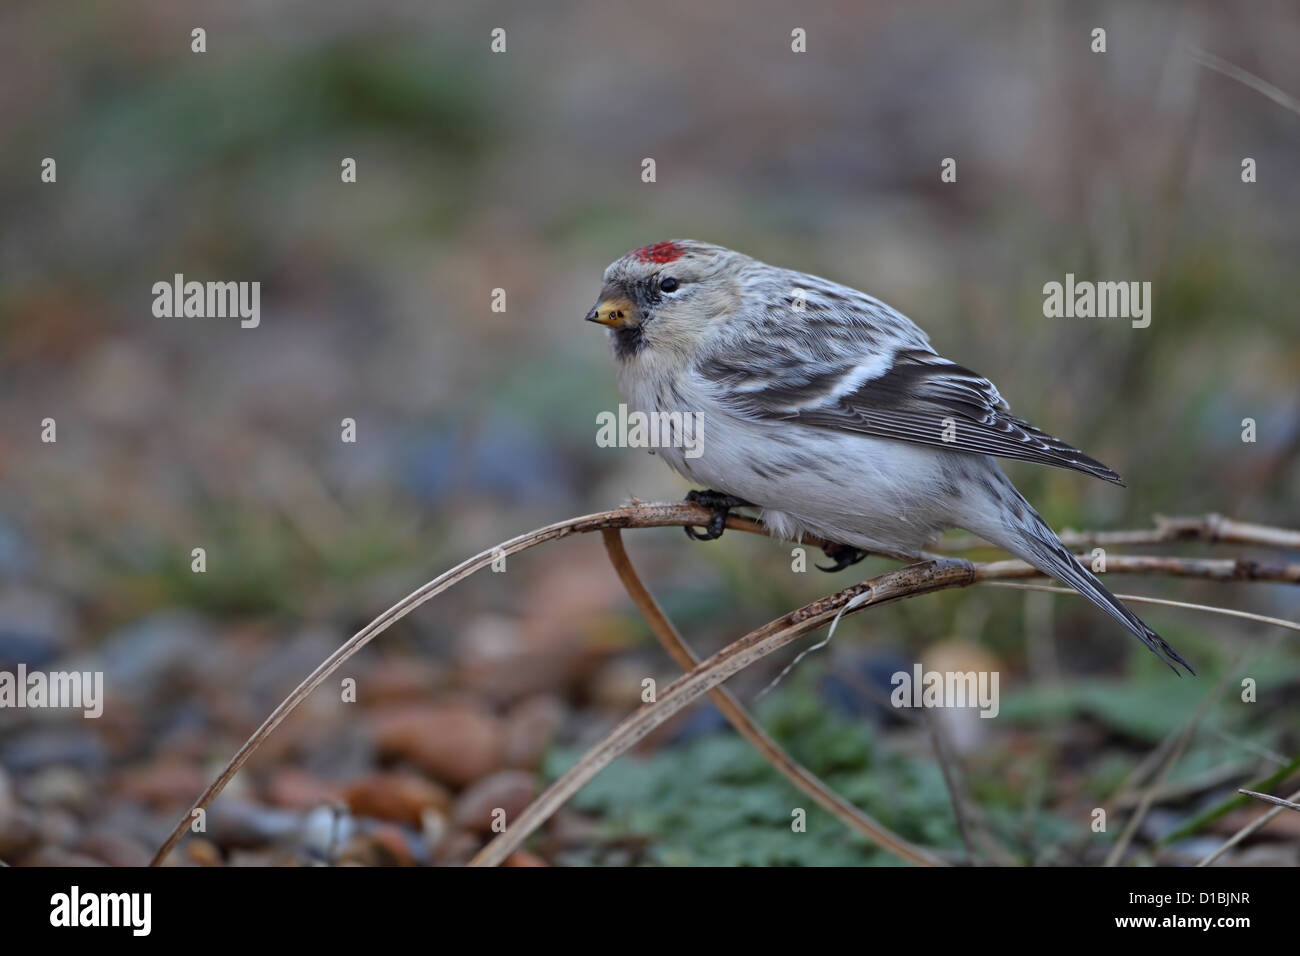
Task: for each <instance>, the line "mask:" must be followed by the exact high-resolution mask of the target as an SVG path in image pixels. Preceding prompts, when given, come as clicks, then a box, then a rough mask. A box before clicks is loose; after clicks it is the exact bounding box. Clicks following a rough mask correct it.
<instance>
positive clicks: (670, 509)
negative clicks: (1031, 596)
mask: <svg viewBox="0 0 1300 956" xmlns="http://www.w3.org/2000/svg"><path fill="white" fill-rule="evenodd" d="M710 517H711V513H710V512H709V510H708V509H706V508H704V507H702V506H700V505H696V504H693V503H690V502H679V503H674V504H644V503H640V502H635V503H633V504H629V505H626V506H624V507H622V508H617V509H614V510H612V511H601V512H597V513H595V514H590V515H584V516H582V517H579V518H570V519H568V520H566V521H560V522H557V523H555V524H552V525H547V526H546V527H543V528H538V529H537V530H535V531H530V532H528V533H526V534H522V535H519V536H518V537H516V538H512V539H510V540H509V541H505V542H502V543H501V544H499V545H497V546H496V547H494V548H490V549H488V550H486V551H482V552H480V553H479V554H477V555H475V556H474V557H472V558H470V559H468V560H466V561H463V562H461V563H460V564H458V565H456V566H455V567H453V568H451V569H450V570H448V571H446V572H444V573H443V574H440V575H439V576H438V577H436V578H434V579H433V580H432V581H429V582H427V583H426V584H424V585H422V586H421V587H420V588H418V589H417V590H415V591H413V592H412V593H411V594H409V595H407V596H406V597H404V598H403V599H402V600H401V601H399V602H398V603H397V604H394V605H393V606H392V607H390V608H389V609H388V610H387V611H385V612H384V613H383V614H381V615H379V616H378V617H377V618H375V619H374V620H373V621H371V622H370V623H369V624H368V625H366V626H365V627H364V628H362V629H361V630H360V631H358V632H357V633H356V634H354V635H352V637H350V638H349V639H348V640H347V641H345V642H344V643H343V644H342V645H340V646H339V647H338V649H336V650H335V651H334V652H333V653H332V654H331V655H330V656H329V657H327V658H326V659H325V660H324V661H322V662H321V663H320V665H319V666H318V667H317V668H316V669H315V670H314V671H312V672H311V674H309V675H308V676H307V677H306V678H305V679H304V680H303V681H302V683H300V684H299V685H298V686H297V687H296V688H294V690H293V691H292V692H291V693H290V694H289V696H288V697H286V698H285V699H284V700H283V701H281V702H280V704H279V705H278V706H277V707H276V708H275V710H273V711H272V712H271V713H270V715H269V716H268V717H267V718H266V720H265V721H263V722H262V724H261V726H260V727H258V728H257V730H255V731H254V732H253V734H252V735H251V736H250V737H249V738H248V740H246V741H245V742H244V744H243V746H242V747H240V748H239V750H238V751H237V752H236V753H235V755H234V757H232V758H231V759H230V761H229V762H228V763H227V764H226V766H225V767H224V768H223V769H222V771H221V773H220V774H218V775H217V777H216V779H215V780H213V781H212V783H210V784H209V785H208V787H207V788H206V789H205V790H204V791H203V793H202V794H201V795H200V796H199V798H198V800H196V801H195V803H194V806H193V807H192V808H191V809H190V811H189V812H188V813H186V815H185V816H184V817H182V818H181V820H179V821H178V822H177V824H176V826H175V827H174V828H173V829H172V831H171V833H170V834H169V835H168V837H167V839H166V841H165V842H164V843H163V845H162V846H161V847H159V849H158V852H157V853H155V854H154V857H153V859H152V860H151V861H150V865H151V866H157V865H159V864H161V863H162V861H163V860H164V859H165V858H166V857H167V854H168V853H170V852H171V850H172V849H173V848H174V847H175V846H176V844H177V843H178V842H179V841H180V839H181V837H183V836H184V834H185V830H186V828H187V827H188V826H190V823H191V821H192V819H193V816H194V814H195V813H196V812H198V811H200V810H204V809H206V808H207V806H208V805H209V804H210V803H211V802H212V801H213V800H214V799H216V797H217V795H218V794H220V793H221V791H222V790H223V789H225V787H226V785H227V784H228V783H229V782H230V780H231V779H232V778H233V777H234V776H235V774H236V773H238V772H239V769H240V768H241V767H243V765H244V764H245V763H246V762H247V761H248V758H249V757H250V756H252V754H253V752H254V751H256V750H257V748H258V747H259V746H260V745H261V743H262V741H263V740H265V739H266V738H267V737H268V736H269V735H270V734H271V733H272V731H274V730H275V728H276V727H278V726H279V725H280V723H281V722H283V720H284V719H285V718H286V717H287V716H288V715H289V714H290V713H292V712H293V711H294V710H295V709H296V708H297V707H298V705H299V704H301V703H302V701H303V700H304V699H305V698H306V697H307V695H309V694H310V693H311V692H312V691H313V690H315V689H316V688H317V687H319V686H320V684H321V683H322V682H324V680H325V679H326V678H327V677H329V676H330V675H331V674H332V673H334V672H335V671H336V670H337V669H338V668H339V667H340V666H341V665H342V664H343V663H344V662H345V661H347V660H348V659H349V658H351V657H352V656H353V655H354V654H356V653H357V652H358V651H359V650H361V648H363V647H364V646H365V645H366V644H368V643H369V642H370V641H372V640H373V639H374V638H375V637H377V636H378V635H379V634H381V633H383V632H384V631H385V630H387V629H388V628H389V627H391V626H392V625H393V624H394V623H396V622H397V621H399V620H401V619H402V618H403V617H405V616H406V615H408V614H410V613H411V612H412V611H414V610H415V609H416V608H418V607H419V606H420V605H422V604H424V603H425V602H427V601H430V600H432V599H433V598H434V597H436V596H437V595H439V594H441V593H442V592H443V591H445V590H447V589H448V588H450V587H452V586H454V585H456V584H458V583H460V582H461V581H463V580H465V579H466V578H468V577H470V576H471V575H473V574H474V573H476V572H477V571H480V570H482V569H483V568H485V567H487V566H489V565H490V564H491V563H492V562H493V561H494V560H496V559H498V558H500V557H508V556H510V555H513V554H518V553H519V552H521V551H526V550H528V549H529V548H534V547H537V546H538V545H540V544H545V543H547V542H549V541H556V540H559V539H561V538H566V537H570V536H572V535H575V534H588V533H590V532H593V531H603V530H605V529H607V528H659V527H682V526H696V527H704V526H706V525H707V524H708V522H709V519H710ZM726 527H727V528H731V529H734V530H737V531H745V532H748V533H751V534H767V533H768V532H767V531H766V529H765V528H764V527H763V526H762V525H761V524H760V523H759V522H758V521H756V520H755V519H753V518H748V517H744V516H741V515H735V514H732V515H729V516H728V518H727V521H726ZM1281 533H1282V534H1293V533H1294V532H1281ZM802 540H803V542H804V543H805V544H808V545H810V546H812V547H822V546H823V545H824V544H825V542H823V541H821V540H820V539H818V538H816V537H815V536H812V535H805V536H804V537H803V539H802ZM1119 558H1120V556H1112V557H1111V558H1109V559H1108V560H1109V561H1111V562H1114V561H1116V560H1118V559H1119ZM1175 560H1177V559H1175ZM987 567H991V566H987ZM1028 567H1029V566H1028V565H1024V564H1022V562H1015V561H1009V562H1000V563H999V564H998V570H997V571H996V575H995V573H994V572H992V571H989V570H986V566H976V567H975V570H974V579H975V580H986V579H988V578H991V577H994V576H1019V575H1022V574H1030V573H1035V572H1032V571H1029V570H1022V569H1028ZM1134 570H1135V571H1138V572H1139V573H1169V572H1168V570H1167V569H1156V568H1152V567H1142V568H1135V569H1134ZM1195 576H1210V575H1207V574H1201V573H1198V574H1196V575H1195ZM1008 586H1016V585H1008ZM1020 586H1021V587H1035V586H1034V585H1020ZM1153 603H1161V602H1158V601H1154V600H1153ZM1168 603H1173V602H1168ZM1208 610H1215V611H1218V612H1219V613H1233V614H1235V615H1236V616H1241V617H1249V618H1252V619H1256V620H1265V621H1270V622H1272V623H1279V622H1277V621H1276V619H1272V618H1264V617H1262V616H1259V615H1250V614H1246V613H1245V612H1227V611H1225V610H1223V609H1208ZM1287 626H1289V625H1287Z"/></svg>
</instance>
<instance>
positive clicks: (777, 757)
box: [601, 528, 947, 866]
mask: <svg viewBox="0 0 1300 956" xmlns="http://www.w3.org/2000/svg"><path fill="white" fill-rule="evenodd" d="M601 533H602V535H603V536H604V539H605V549H606V551H608V552H609V560H610V563H612V564H613V565H614V570H615V571H617V572H618V576H619V579H620V580H621V581H622V582H623V587H624V588H626V589H627V593H628V596H629V597H631V598H632V602H633V603H634V604H636V606H637V609H638V610H639V611H640V612H641V615H642V616H643V617H644V618H645V619H646V622H647V623H648V624H649V625H650V629H651V630H652V631H654V634H655V637H657V638H658V639H659V643H660V644H662V645H663V647H664V649H665V650H666V651H668V654H669V656H671V657H672V659H673V660H674V661H675V662H676V664H677V666H678V667H680V668H681V669H682V670H683V671H689V670H691V669H693V668H695V667H696V666H698V665H699V659H698V658H696V656H695V655H694V654H693V653H692V652H691V649H690V648H689V647H687V646H686V643H685V641H683V640H682V638H681V635H680V634H678V633H677V629H676V628H675V627H673V625H672V622H671V621H669V620H668V618H667V616H666V615H665V614H664V613H663V610H662V609H661V608H660V607H659V603H658V602H657V601H656V600H655V599H654V595H652V594H651V593H650V591H649V589H647V588H646V586H645V584H644V583H643V582H642V581H641V578H640V576H639V575H638V574H637V573H636V568H635V567H633V565H632V561H631V559H630V558H629V557H628V554H627V549H626V548H625V547H624V546H623V534H622V532H621V531H619V530H618V529H617V528H607V529H606V530H605V531H603V532H601ZM709 698H710V699H711V700H712V701H713V702H714V704H716V705H717V707H718V709H719V710H721V711H722V713H723V715H724V716H725V717H726V718H727V720H728V721H730V722H731V725H732V726H733V727H735V728H736V731H737V732H738V733H739V734H740V735H741V736H742V737H744V738H745V739H746V740H748V741H749V742H750V743H751V744H752V745H753V747H754V749H755V750H757V751H758V752H759V753H760V754H762V755H763V758H764V759H765V760H767V762H768V763H770V764H771V765H772V766H773V767H775V768H776V769H777V770H779V771H780V772H781V773H782V774H783V775H784V776H785V778H786V779H787V780H789V781H790V782H791V783H792V784H794V785H795V786H796V787H798V788H799V789H800V790H802V791H803V792H804V793H806V794H807V795H808V796H810V797H812V798H813V799H814V800H816V801H817V803H819V804H820V805H821V806H822V807H823V808H824V809H825V810H827V811H828V812H829V813H831V814H832V815H833V816H834V817H836V818H837V819H838V820H839V821H840V822H841V823H843V824H844V825H845V826H847V827H849V828H850V829H852V830H854V831H856V832H858V833H861V834H862V835H863V836H865V837H866V838H867V839H868V840H871V841H872V842H873V843H875V844H876V845H877V846H879V847H881V848H882V849H884V850H887V851H888V852H890V853H893V854H894V855H895V856H898V857H900V858H902V859H904V860H907V861H908V862H909V863H915V864H917V865H918V866H946V865H947V864H946V863H945V862H944V861H943V860H941V859H939V858H938V857H936V856H934V855H933V854H931V853H929V852H928V851H926V850H924V849H922V848H921V847H918V846H915V845H914V844H912V843H909V842H908V841H907V840H905V839H903V838H902V837H901V836H899V835H898V834H896V833H894V832H892V831H891V830H889V829H888V828H887V827H885V826H883V825H882V824H880V823H878V822H877V821H876V820H873V819H872V818H871V817H870V816H868V815H867V814H865V813H863V812H862V811H861V810H859V809H858V808H857V807H855V806H854V805H853V804H851V803H849V802H848V801H847V800H845V799H844V798H843V797H841V796H840V795H839V794H838V793H836V792H835V791H834V790H832V789H831V788H830V787H828V786H827V785H826V784H825V783H823V782H822V781H821V779H819V778H818V777H817V776H816V775H815V774H814V773H813V772H812V771H810V770H808V769H807V768H806V767H804V766H803V765H802V764H800V763H799V762H798V761H796V760H795V759H794V758H793V757H791V756H790V755H789V754H788V753H786V752H785V750H784V749H783V748H782V747H781V745H780V744H778V743H777V742H776V741H774V740H773V739H772V738H771V737H769V736H768V735H767V733H766V732H765V731H764V730H763V729H762V728H761V727H759V726H758V725H757V724H756V723H755V722H754V719H753V718H752V717H751V716H750V715H749V712H748V711H747V710H745V708H744V707H743V706H742V705H741V703H740V702H739V701H738V700H736V698H734V697H733V696H732V695H731V694H730V693H729V692H728V691H726V690H724V689H723V688H721V687H715V688H713V690H711V691H709Z"/></svg>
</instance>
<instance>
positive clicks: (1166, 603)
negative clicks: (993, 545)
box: [975, 564, 1300, 631]
mask: <svg viewBox="0 0 1300 956" xmlns="http://www.w3.org/2000/svg"><path fill="white" fill-rule="evenodd" d="M975 567H976V569H977V570H978V571H979V572H980V573H981V574H982V573H983V572H985V570H986V569H987V568H989V565H987V564H977V565H975ZM979 583H980V584H983V585H985V586H986V587H991V588H1012V589H1015V590H1018V591H1050V592H1051V593H1052V594H1078V593H1079V592H1078V591H1076V590H1074V588H1061V587H1056V586H1055V585H1051V584H1020V583H1018V582H1014V581H980V582H979ZM1080 596H1081V595H1080ZM1115 597H1117V598H1119V599H1120V600H1121V601H1132V602H1133V603H1134V604H1159V605H1160V606H1161V607H1181V608H1186V609H1188V610H1189V611H1204V612H1206V613H1207V614H1221V615H1223V616H1224V617H1239V618H1242V619H1243V620H1246V621H1258V622H1259V623H1260V624H1273V625H1275V626H1277V627H1284V628H1286V629H1287V630H1291V631H1300V624H1297V623H1296V622H1295V621H1288V620H1286V618H1281V617H1269V616H1268V615H1267V614H1255V613H1253V612H1251V611H1238V610H1237V609H1236V608H1231V607H1215V606H1214V605H1212V604H1192V603H1191V602H1190V601H1170V600H1168V599H1166V598H1153V597H1147V596H1146V595H1145V594H1116V595H1115Z"/></svg>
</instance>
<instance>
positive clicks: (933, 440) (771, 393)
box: [700, 313, 1124, 485]
mask: <svg viewBox="0 0 1300 956" xmlns="http://www.w3.org/2000/svg"><path fill="white" fill-rule="evenodd" d="M786 315H787V321H786V329H785V333H786V335H787V336H790V335H791V333H792V332H793V331H794V330H793V329H791V328H790V326H791V324H796V325H797V323H791V322H790V320H789V317H788V316H789V314H788V313H786ZM799 331H800V332H802V333H803V334H801V335H797V337H798V338H803V337H804V335H806V332H807V330H806V328H805V329H800V330H799ZM818 331H819V332H820V333H821V334H820V335H819V336H818V338H819V339H821V341H820V342H819V343H818V345H819V347H818V348H817V349H816V351H815V352H812V353H810V352H809V351H807V350H800V349H799V348H797V347H795V348H791V349H789V350H788V351H784V352H783V354H780V355H779V356H777V355H772V354H769V355H767V356H766V359H767V360H766V361H764V360H763V358H764V357H763V356H760V355H757V354H755V355H745V354H736V352H735V351H734V349H735V347H736V346H737V345H738V344H739V343H736V342H735V341H733V342H732V343H730V345H731V349H732V351H730V352H729V353H715V354H714V357H712V358H710V359H707V360H706V361H705V362H703V363H702V364H701V366H700V371H701V373H702V374H703V375H704V376H705V377H706V378H709V379H711V380H713V382H714V383H715V384H718V385H721V386H723V389H722V391H723V401H725V402H726V403H727V404H728V405H730V406H731V407H732V408H734V409H735V410H736V411H738V412H740V413H741V414H744V415H747V416H749V417H753V418H758V419H769V420H770V419H782V420H786V421H796V422H801V423H803V424H806V425H811V426H816V427H820V428H832V429H836V430H839V431H848V432H856V433H858V434H862V435H871V436H873V437H876V438H887V439H894V440H897V441H909V442H916V443H919V444H924V445H934V446H937V447H940V448H948V449H952V450H955V451H963V452H970V453H972V454H981V455H996V456H999V457H1002V458H1015V459H1019V460H1021V461H1032V462H1038V463H1040V464H1045V465H1054V466H1056V467H1058V468H1071V469H1074V470H1075V471H1081V472H1084V473H1085V474H1089V475H1093V476H1095V477H1097V478H1102V479H1104V480H1106V481H1112V482H1115V483H1116V484H1119V485H1122V484H1124V481H1123V479H1121V478H1120V476H1119V475H1118V474H1116V473H1115V472H1114V471H1112V470H1111V469H1110V468H1107V467H1106V466H1105V465H1103V464H1102V463H1101V462H1099V461H1097V460H1096V459H1094V458H1090V457H1089V456H1087V455H1085V454H1084V453H1083V452H1081V451H1079V450H1078V449H1077V448H1074V447H1072V446H1070V445H1067V444H1066V443H1065V442H1063V441H1060V440H1059V439H1056V438H1053V437H1052V436H1051V435H1048V434H1047V433H1046V432H1043V431H1040V430H1039V429H1037V428H1035V427H1034V426H1033V425H1030V424H1029V423H1028V422H1025V421H1023V420H1021V419H1019V418H1016V417H1015V416H1014V415H1012V414H1010V412H1009V411H1008V410H1007V406H1006V402H1005V401H1003V399H1002V396H1001V395H999V394H998V390H997V388H995V387H994V385H993V383H992V382H990V381H989V380H988V379H986V378H984V377H982V376H980V375H978V374H976V373H975V372H972V371H971V370H970V369H968V368H963V367H962V366H960V365H956V364H955V363H952V362H949V361H948V360H947V359H944V358H941V357H940V356H938V355H936V354H935V353H934V352H932V351H930V350H929V349H927V348H916V347H915V343H914V342H906V343H904V342H899V343H898V345H899V346H901V347H898V348H897V349H895V348H893V347H891V346H890V343H888V342H884V341H880V340H876V341H874V342H870V343H864V342H863V341H862V339H861V337H860V336H859V335H855V334H853V330H852V329H848V330H846V332H848V334H847V335H845V336H843V337H841V338H840V339H839V341H838V342H836V343H834V344H833V345H831V344H828V343H827V341H826V337H825V328H824V327H823V328H822V329H820V330H818ZM832 338H834V336H832ZM758 341H763V340H762V339H759V340H758ZM753 342H754V340H751V344H750V345H749V346H748V348H749V349H753V348H754V344H753ZM771 344H772V343H771V340H770V339H768V340H767V344H765V345H764V346H762V347H760V348H759V349H758V351H760V352H761V351H767V352H769V353H770V352H773V351H777V350H773V349H772V348H771ZM788 344H790V345H793V344H794V343H792V342H791V343H788ZM801 352H802V355H801ZM724 354H725V355H726V358H725V359H724V358H722V355H724ZM801 357H802V359H803V360H802V361H800V358H801ZM773 359H777V360H776V361H773ZM758 369H761V370H762V371H761V372H759V371H756V370H758ZM945 423H948V424H945Z"/></svg>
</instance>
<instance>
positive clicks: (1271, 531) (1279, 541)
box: [941, 514, 1300, 552]
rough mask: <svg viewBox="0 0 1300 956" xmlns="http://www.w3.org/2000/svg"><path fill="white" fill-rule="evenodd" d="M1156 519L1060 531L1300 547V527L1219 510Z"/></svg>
mask: <svg viewBox="0 0 1300 956" xmlns="http://www.w3.org/2000/svg"><path fill="white" fill-rule="evenodd" d="M1154 520H1155V527H1154V528H1143V529H1138V530H1129V531H1073V530H1071V529H1069V528H1066V529H1065V530H1064V531H1062V532H1061V534H1060V538H1061V541H1063V542H1064V543H1065V545H1066V546H1067V547H1070V548H1081V547H1084V546H1085V545H1100V546H1102V547H1108V546H1114V545H1121V546H1126V547H1127V546H1129V545H1135V544H1169V543H1171V542H1174V541H1205V542H1208V543H1209V544H1219V543H1223V544H1249V545H1257V546H1259V547H1267V548H1300V531H1293V530H1291V529H1289V528H1274V527H1271V526H1269V525H1262V524H1252V523H1250V522H1248V521H1234V520H1233V519H1231V518H1225V517H1224V516H1223V515H1219V514H1207V515H1201V516H1199V517H1184V518H1169V517H1166V516H1164V515H1156V516H1155V519H1154ZM991 547H992V545H990V544H988V543H987V542H985V541H982V540H981V539H979V538H976V537H973V536H971V535H962V536H959V537H954V538H951V539H949V540H945V541H943V542H941V550H943V551H945V552H954V551H973V550H978V549H982V548H991Z"/></svg>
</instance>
